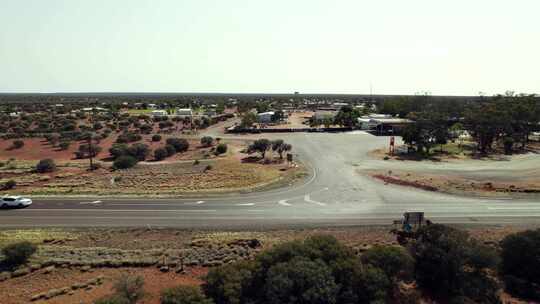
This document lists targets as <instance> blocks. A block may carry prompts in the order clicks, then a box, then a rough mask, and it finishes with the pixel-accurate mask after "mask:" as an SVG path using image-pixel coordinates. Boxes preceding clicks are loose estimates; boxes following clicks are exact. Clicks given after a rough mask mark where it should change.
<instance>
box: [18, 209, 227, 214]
mask: <svg viewBox="0 0 540 304" xmlns="http://www.w3.org/2000/svg"><path fill="white" fill-rule="evenodd" d="M15 211H21V212H24V213H27V212H33V211H38V212H44V211H48V212H57V211H70V212H71V211H74V212H216V211H217V210H216V209H172V210H167V209H158V210H156V209H60V208H59V209H25V210H15Z"/></svg>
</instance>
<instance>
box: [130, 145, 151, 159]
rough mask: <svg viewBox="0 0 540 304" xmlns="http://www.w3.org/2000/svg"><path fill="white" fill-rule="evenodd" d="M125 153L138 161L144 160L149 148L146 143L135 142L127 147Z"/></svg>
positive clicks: (148, 153)
mask: <svg viewBox="0 0 540 304" xmlns="http://www.w3.org/2000/svg"><path fill="white" fill-rule="evenodd" d="M127 153H128V154H129V155H131V156H133V157H134V158H136V159H137V160H138V161H144V160H145V159H146V158H147V157H148V155H150V149H149V148H148V145H146V144H142V143H136V144H133V145H132V146H130V147H129V148H128V149H127Z"/></svg>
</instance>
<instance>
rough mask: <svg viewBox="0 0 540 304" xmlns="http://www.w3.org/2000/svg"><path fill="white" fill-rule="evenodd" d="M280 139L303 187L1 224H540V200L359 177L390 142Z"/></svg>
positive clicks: (32, 214) (128, 202) (100, 205)
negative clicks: (303, 172) (301, 170)
mask: <svg viewBox="0 0 540 304" xmlns="http://www.w3.org/2000/svg"><path fill="white" fill-rule="evenodd" d="M273 136H274V137H276V135H273ZM269 137H270V136H269ZM279 137H281V138H284V139H285V140H286V141H287V142H290V143H292V144H293V147H294V153H295V154H297V156H296V157H298V159H299V160H301V161H302V162H304V163H305V164H306V165H307V166H308V167H309V168H310V171H311V175H310V176H309V177H308V178H307V180H306V181H305V183H303V184H301V185H297V186H293V187H289V188H281V189H276V190H270V191H266V192H260V193H251V194H242V195H223V196H220V197H216V196H213V197H201V198H196V199H193V198H192V199H130V198H126V199H123V198H91V197H87V198H37V197H36V198H33V200H34V204H33V205H32V206H31V207H29V208H25V209H11V210H0V227H45V226H54V227H67V226H69V227H98V226H108V227H113V226H114V227H133V226H151V227H180V228H197V229H200V228H209V229H213V228H233V229H234V228H238V229H244V228H249V229H258V228H261V229H267V228H273V227H275V228H280V227H308V226H345V225H364V224H365V225H368V224H390V223H392V220H395V219H399V218H400V217H401V215H402V214H403V212H405V211H424V212H425V213H426V217H428V218H430V219H432V220H433V221H435V222H441V223H486V224H488V223H489V224H495V223H501V224H526V223H539V222H540V201H538V200H534V199H529V200H496V199H488V198H486V199H482V198H466V197H458V196H451V195H446V194H441V193H435V192H426V191H422V190H417V189H411V188H405V187H400V186H394V185H384V184H383V183H381V182H378V181H374V180H372V179H371V178H369V177H365V176H363V175H361V174H359V173H358V170H359V169H362V168H370V167H377V168H378V167H381V162H380V161H377V160H372V159H370V158H368V157H367V155H366V153H367V152H368V151H370V150H373V149H375V148H379V147H381V146H384V145H387V144H388V138H387V137H375V136H371V135H369V134H366V133H364V132H359V131H355V132H350V133H334V134H330V133H316V134H315V133H297V134H281V135H279ZM536 161H537V160H534V161H532V162H531V164H532V163H535V162H536ZM385 165H386V164H385ZM422 165H423V164H420V163H419V164H418V165H417V166H422ZM488 169H489V170H490V171H489V172H490V174H492V175H494V176H495V175H497V174H507V173H508V171H504V170H503V171H501V172H498V171H497V170H496V168H495V169H493V168H491V167H489V168H487V167H486V168H478V170H488Z"/></svg>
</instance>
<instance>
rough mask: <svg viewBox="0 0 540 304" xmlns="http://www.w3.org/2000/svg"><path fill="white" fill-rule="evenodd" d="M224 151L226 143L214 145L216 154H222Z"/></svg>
mask: <svg viewBox="0 0 540 304" xmlns="http://www.w3.org/2000/svg"><path fill="white" fill-rule="evenodd" d="M226 152H227V144H219V145H218V146H217V147H216V154H217V155H220V154H224V153H226Z"/></svg>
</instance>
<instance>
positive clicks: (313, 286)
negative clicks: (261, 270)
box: [264, 257, 339, 303]
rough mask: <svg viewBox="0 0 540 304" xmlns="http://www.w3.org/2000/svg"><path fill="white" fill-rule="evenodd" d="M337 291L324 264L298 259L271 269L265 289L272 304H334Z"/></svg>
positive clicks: (318, 261) (329, 271) (330, 273)
mask: <svg viewBox="0 0 540 304" xmlns="http://www.w3.org/2000/svg"><path fill="white" fill-rule="evenodd" d="M338 291H339V289H338V285H337V284H336V282H335V280H334V277H333V276H332V272H331V270H330V268H329V267H328V266H327V265H326V264H325V263H324V262H323V261H321V260H315V261H311V260H309V259H306V258H301V257H296V258H294V259H292V260H291V261H289V262H285V263H278V264H275V265H273V266H271V267H270V268H269V269H268V273H267V276H266V284H265V289H264V292H265V296H266V298H267V299H271V301H272V302H273V303H336V297H337V293H338ZM292 299H295V300H292Z"/></svg>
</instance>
